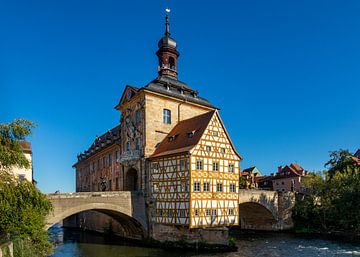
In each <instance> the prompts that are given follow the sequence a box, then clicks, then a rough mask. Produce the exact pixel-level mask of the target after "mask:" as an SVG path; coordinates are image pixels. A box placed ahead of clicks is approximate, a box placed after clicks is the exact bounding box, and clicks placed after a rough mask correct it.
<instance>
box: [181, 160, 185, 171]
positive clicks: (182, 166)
mask: <svg viewBox="0 0 360 257" xmlns="http://www.w3.org/2000/svg"><path fill="white" fill-rule="evenodd" d="M184 170H186V161H185V160H180V171H184Z"/></svg>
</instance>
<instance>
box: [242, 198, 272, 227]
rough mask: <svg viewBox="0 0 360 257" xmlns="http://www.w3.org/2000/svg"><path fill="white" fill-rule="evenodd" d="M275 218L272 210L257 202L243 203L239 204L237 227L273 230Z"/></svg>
mask: <svg viewBox="0 0 360 257" xmlns="http://www.w3.org/2000/svg"><path fill="white" fill-rule="evenodd" d="M277 222H278V220H277V217H276V215H274V212H273V210H272V209H270V208H268V206H266V205H263V204H261V203H259V202H252V201H249V202H243V203H240V204H239V225H240V227H241V228H242V229H254V230H274V229H276V226H277Z"/></svg>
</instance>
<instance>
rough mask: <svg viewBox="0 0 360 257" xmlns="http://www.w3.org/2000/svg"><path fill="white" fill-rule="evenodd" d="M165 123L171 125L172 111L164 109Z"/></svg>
mask: <svg viewBox="0 0 360 257" xmlns="http://www.w3.org/2000/svg"><path fill="white" fill-rule="evenodd" d="M163 123H164V124H171V111H170V110H169V109H163Z"/></svg>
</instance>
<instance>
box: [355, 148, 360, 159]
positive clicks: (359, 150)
mask: <svg viewBox="0 0 360 257" xmlns="http://www.w3.org/2000/svg"><path fill="white" fill-rule="evenodd" d="M354 156H355V157H357V158H360V149H358V150H357V151H356V153H355V154H354Z"/></svg>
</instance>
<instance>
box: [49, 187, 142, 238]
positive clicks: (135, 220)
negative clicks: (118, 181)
mask: <svg viewBox="0 0 360 257" xmlns="http://www.w3.org/2000/svg"><path fill="white" fill-rule="evenodd" d="M48 198H49V200H50V201H51V203H52V205H53V211H52V212H51V213H50V214H49V215H48V217H47V225H46V229H49V228H50V227H52V226H53V225H55V224H57V223H59V222H60V221H62V220H64V219H66V218H69V217H71V219H73V221H76V223H74V224H76V226H78V225H79V222H80V221H81V222H80V223H81V224H83V225H84V226H85V227H88V228H89V226H90V227H94V224H98V223H101V225H99V226H97V227H98V228H100V229H95V230H103V229H105V227H106V226H107V225H110V223H111V222H115V223H113V224H114V225H116V228H118V231H114V232H119V233H120V235H122V236H124V237H129V238H135V239H142V238H144V237H146V236H147V219H146V214H145V201H144V197H143V196H142V195H140V194H135V193H131V192H101V193H100V192H96V193H95V192H88V193H86V192H82V193H64V194H50V195H48ZM76 214H77V217H74V216H73V215H76ZM102 214H105V215H102ZM109 217H111V218H112V219H109ZM68 221H69V219H68ZM109 222H110V223H109ZM74 226H75V225H74ZM90 230H91V228H90Z"/></svg>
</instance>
